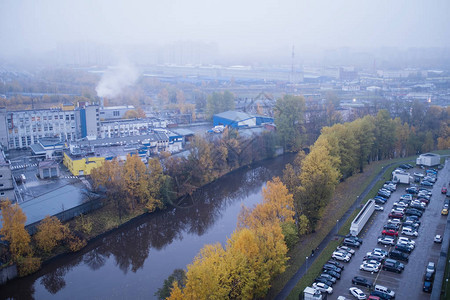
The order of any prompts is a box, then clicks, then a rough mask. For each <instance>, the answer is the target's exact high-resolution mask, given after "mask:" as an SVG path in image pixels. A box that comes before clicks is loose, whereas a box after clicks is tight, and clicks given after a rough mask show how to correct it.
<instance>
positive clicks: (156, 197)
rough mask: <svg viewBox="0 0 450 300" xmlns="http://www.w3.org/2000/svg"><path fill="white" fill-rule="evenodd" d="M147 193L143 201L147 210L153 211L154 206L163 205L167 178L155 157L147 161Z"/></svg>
mask: <svg viewBox="0 0 450 300" xmlns="http://www.w3.org/2000/svg"><path fill="white" fill-rule="evenodd" d="M147 172H148V185H147V189H148V194H147V199H146V201H145V207H146V209H147V210H148V211H149V212H152V211H154V210H155V209H156V208H162V207H163V201H164V196H163V195H164V194H165V193H166V191H164V188H165V187H166V185H165V184H166V183H167V181H168V180H169V178H168V176H167V175H164V173H163V169H162V166H161V163H160V162H159V160H158V159H157V158H152V159H150V160H149V161H148V167H147Z"/></svg>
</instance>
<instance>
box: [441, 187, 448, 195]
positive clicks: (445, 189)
mask: <svg viewBox="0 0 450 300" xmlns="http://www.w3.org/2000/svg"><path fill="white" fill-rule="evenodd" d="M441 193H442V194H445V193H447V187H445V186H443V187H442V189H441Z"/></svg>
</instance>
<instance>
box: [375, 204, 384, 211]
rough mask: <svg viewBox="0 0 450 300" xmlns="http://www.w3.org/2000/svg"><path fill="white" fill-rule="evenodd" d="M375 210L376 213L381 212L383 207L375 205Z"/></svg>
mask: <svg viewBox="0 0 450 300" xmlns="http://www.w3.org/2000/svg"><path fill="white" fill-rule="evenodd" d="M374 207H375V210H377V211H383V210H384V207H383V206H380V205H378V204H375V206H374Z"/></svg>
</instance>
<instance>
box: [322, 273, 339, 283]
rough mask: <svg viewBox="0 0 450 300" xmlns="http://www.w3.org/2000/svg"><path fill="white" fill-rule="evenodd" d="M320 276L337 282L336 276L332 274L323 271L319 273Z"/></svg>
mask: <svg viewBox="0 0 450 300" xmlns="http://www.w3.org/2000/svg"><path fill="white" fill-rule="evenodd" d="M319 277H323V278H325V279H327V280H329V281H331V282H332V283H336V277H333V276H331V275H330V274H327V273H322V274H320V275H319Z"/></svg>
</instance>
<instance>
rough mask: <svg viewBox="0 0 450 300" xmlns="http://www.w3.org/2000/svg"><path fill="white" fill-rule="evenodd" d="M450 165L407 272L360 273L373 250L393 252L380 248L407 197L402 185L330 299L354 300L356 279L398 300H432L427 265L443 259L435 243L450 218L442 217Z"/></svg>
mask: <svg viewBox="0 0 450 300" xmlns="http://www.w3.org/2000/svg"><path fill="white" fill-rule="evenodd" d="M449 165H450V164H449V163H447V164H446V165H445V167H444V169H442V170H440V171H439V173H438V180H437V181H436V183H435V184H434V187H433V188H432V192H433V196H432V197H431V201H430V203H429V204H428V206H427V208H426V210H425V212H424V214H423V216H422V218H421V219H420V221H421V224H422V225H421V226H420V228H419V231H418V232H419V235H418V237H417V238H415V239H414V240H415V241H416V248H415V249H414V250H413V252H412V253H411V255H410V257H409V262H408V263H405V270H404V271H403V272H402V273H401V274H397V273H393V272H389V271H383V270H380V271H379V272H378V273H373V274H372V273H370V272H366V271H362V270H360V269H359V266H360V264H361V263H362V261H363V257H364V256H365V255H366V253H367V252H370V251H372V249H373V248H382V249H385V250H386V251H389V250H391V249H390V248H391V247H389V246H383V245H378V244H377V238H378V236H380V235H381V231H382V230H383V225H384V224H386V223H387V221H388V214H389V212H390V210H391V208H392V206H393V203H394V202H395V201H397V200H398V199H399V198H400V196H401V195H403V194H405V193H406V192H405V188H406V187H407V185H405V184H400V185H398V186H397V190H396V191H395V192H394V193H393V194H392V195H391V197H390V199H389V200H388V202H387V203H386V204H385V205H384V211H382V212H375V213H374V214H373V215H372V217H371V219H370V220H369V221H368V223H367V224H366V226H365V227H364V229H363V231H362V232H361V233H360V235H359V236H360V237H361V238H363V240H364V242H363V244H362V246H361V247H360V248H359V249H358V250H356V253H355V254H354V255H353V257H352V259H351V260H350V262H349V263H343V264H344V265H345V269H344V271H343V272H342V277H341V280H338V281H337V282H336V284H334V286H333V289H334V291H333V294H332V295H329V297H328V298H329V299H336V298H337V297H338V296H340V295H342V296H345V297H347V298H349V299H354V298H353V296H352V295H351V294H350V293H349V288H350V287H352V286H353V285H352V282H351V280H352V278H353V277H354V276H362V277H365V278H367V279H369V280H371V281H373V282H374V284H380V285H384V286H386V287H388V288H390V289H392V290H393V291H395V293H396V299H430V294H427V293H424V292H423V291H422V285H423V275H424V274H425V269H426V265H427V264H428V262H429V261H433V262H435V263H436V264H437V262H438V258H439V251H440V249H441V244H436V243H434V242H433V239H434V236H435V235H436V234H441V235H443V234H444V230H445V224H446V221H447V216H441V209H442V205H443V202H444V199H445V195H443V194H441V188H442V186H447V187H449V188H450V186H448V183H449V182H450V181H449V180H450V166H449ZM408 172H410V173H411V174H412V173H413V172H424V170H421V169H419V168H414V169H410V170H409V171H408ZM357 287H358V288H360V289H361V290H363V291H364V292H365V293H366V294H367V295H368V294H369V290H368V289H367V288H364V287H362V286H357Z"/></svg>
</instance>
